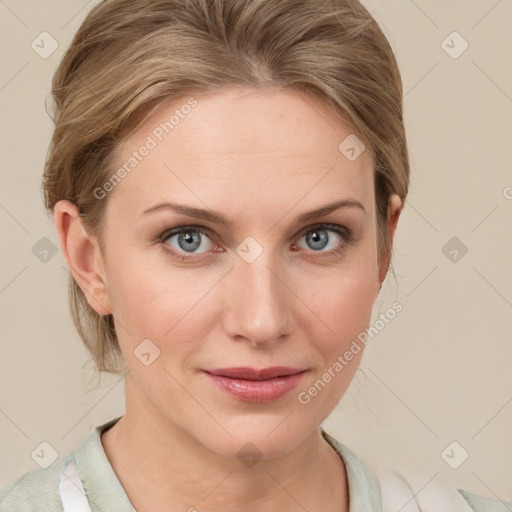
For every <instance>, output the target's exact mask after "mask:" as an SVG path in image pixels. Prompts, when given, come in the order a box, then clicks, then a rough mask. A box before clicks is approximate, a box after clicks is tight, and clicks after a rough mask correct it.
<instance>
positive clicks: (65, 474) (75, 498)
mask: <svg viewBox="0 0 512 512" xmlns="http://www.w3.org/2000/svg"><path fill="white" fill-rule="evenodd" d="M59 494H60V499H61V501H62V506H63V508H64V512H91V507H90V506H89V501H88V500H87V496H86V495H85V491H84V488H83V486H82V482H81V481H80V477H79V476H78V471H77V469H76V464H75V461H74V459H71V460H70V461H68V462H67V464H66V465H65V466H64V469H63V470H62V472H61V474H60V479H59Z"/></svg>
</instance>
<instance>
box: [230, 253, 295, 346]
mask: <svg viewBox="0 0 512 512" xmlns="http://www.w3.org/2000/svg"><path fill="white" fill-rule="evenodd" d="M287 281H288V282H287ZM291 288H292V286H291V283H290V282H289V278H287V277H286V272H285V269H284V268H283V266H282V264H281V265H280V264H279V263H277V262H276V260H275V259H273V258H271V257H270V256H268V257H267V255H266V253H265V251H264V252H263V254H261V255H260V256H259V257H258V258H257V259H256V260H255V261H253V262H252V263H248V262H246V261H244V260H243V259H242V258H237V259H236V261H235V262H234V267H233V268H232V269H231V271H230V272H229V274H228V276H227V282H226V293H225V295H224V297H225V303H224V316H223V318H224V329H225V331H226V333H227V334H228V335H229V336H230V337H231V338H232V339H233V340H238V341H241V340H246V341H247V342H250V343H251V344H252V345H254V346H257V347H264V346H269V345H272V344H276V343H279V342H281V341H282V340H283V339H284V338H285V337H286V336H287V335H289V334H290V332H291V331H292V324H293V300H294V296H293V293H292V292H291Z"/></svg>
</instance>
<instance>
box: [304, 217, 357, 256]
mask: <svg viewBox="0 0 512 512" xmlns="http://www.w3.org/2000/svg"><path fill="white" fill-rule="evenodd" d="M328 233H335V235H336V236H335V237H334V241H332V240H331V239H332V238H333V237H332V236H329V234H328ZM301 238H305V239H306V243H307V244H308V245H309V247H310V248H311V249H312V250H313V252H319V251H322V249H325V248H326V247H327V246H328V245H329V244H330V245H331V247H327V249H328V250H327V251H322V252H327V253H328V252H332V251H336V250H337V248H339V245H340V242H339V240H338V241H337V240H336V238H338V239H341V240H343V241H345V242H346V241H348V240H349V238H350V236H349V233H348V231H347V230H346V229H344V228H341V229H340V227H339V226H332V225H324V224H322V225H320V226H316V227H314V228H313V229H309V230H308V231H306V232H305V233H304V234H303V235H302V237H301Z"/></svg>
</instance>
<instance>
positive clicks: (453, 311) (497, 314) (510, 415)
mask: <svg viewBox="0 0 512 512" xmlns="http://www.w3.org/2000/svg"><path fill="white" fill-rule="evenodd" d="M95 3H96V2H85V1H75V0H72V1H70V0H66V1H63V0H61V1H55V0H52V1H40V0H37V1H22V0H20V1H14V0H5V1H1V2H0V42H1V46H0V54H1V68H0V108H1V119H2V122H1V125H0V130H1V132H0V144H1V146H0V148H1V178H0V179H1V182H0V224H1V227H2V251H1V255H2V260H1V265H0V308H1V338H0V339H1V345H0V347H1V355H0V485H5V484H6V483H8V482H10V481H11V480H13V479H14V478H15V477H17V476H19V475H20V474H21V473H22V472H25V471H28V470H30V469H32V468H35V467H37V464H36V462H35V461H34V459H33V458H32V456H31V454H33V452H34V451H35V450H37V449H38V447H40V446H41V443H42V442H47V443H49V444H50V445H51V446H52V447H53V449H54V450H55V451H56V452H57V454H58V456H59V457H64V456H65V455H67V454H68V453H69V451H70V450H72V449H73V448H74V447H75V446H76V445H77V444H78V443H80V442H81V441H82V440H83V439H84V438H85V437H86V436H87V434H88V433H89V432H90V430H91V428H92V427H94V426H96V425H99V424H101V423H104V422H106V421H107V420H109V419H111V418H113V417H115V416H119V415H121V414H123V411H124V389H123V382H122V380H120V378H119V377H116V376H109V375H106V376H105V377H104V378H103V379H102V380H101V382H100V385H99V386H96V387H95V383H94V380H93V378H94V371H93V370H92V365H91V364H90V362H88V357H87V354H86V352H85V349H84V348H83V347H82V344H81V341H80V339H79V337H78V334H77V333H76V332H75V330H74V328H73V325H72V322H71V318H70V316H69V312H68V305H67V286H66V284H67V275H68V274H67V271H66V264H65V261H64V258H63V256H62V254H61V252H60V248H59V247H58V238H57V233H56V229H55V226H54V224H53V219H51V218H47V217H46V216H45V213H44V210H43V203H42V197H41V192H40V182H41V174H42V170H43V164H44V159H45V155H46V151H47V147H48V143H49V140H50V137H51V133H52V122H51V120H50V119H49V117H48V115H47V114H46V112H45V108H44V103H45V98H46V96H47V94H48V93H49V91H50V81H51V76H52V74H53V72H54V70H55V68H56V66H57V63H58V61H59V59H60V58H61V56H62V54H63V53H64V51H65V49H66V47H67V46H68V44H69V42H70V41H71V38H72V36H73V34H74V33H75V31H76V30H77V28H78V26H79V24H80V23H81V21H82V20H83V18H84V17H85V15H86V13H87V12H88V11H89V10H90V8H91V7H92V6H93V5H94V4H95ZM364 4H365V5H366V6H367V7H368V8H369V9H370V11H371V12H372V13H373V14H374V16H375V17H376V19H377V21H378V22H379V23H380V24H381V26H382V27H383V30H384V32H385V34H386V35H387V37H388V38H389V40H390V43H391V45H392V47H393V49H394V51H395V53H396V56H397V59H398V62H399V66H400V68H401V70H402V77H403V82H404V95H405V99H404V102H405V117H406V125H407V131H408V142H409V148H410V155H411V164H412V169H411V172H412V181H411V189H410V195H409V198H408V201H407V204H406V207H405V210H404V212H403V214H402V217H401V219H400V221H399V225H398V230H397V234H396V241H395V247H394V257H393V268H394V271H395V276H396V277H393V276H392V275H388V278H387V280H386V283H385V286H384V287H383V289H382V292H381V296H380V297H379V299H378V301H377V303H376V306H375V311H374V316H375V318H377V317H378V315H379V313H381V312H384V311H386V310H387V309H388V308H389V307H390V306H391V304H392V303H393V302H394V301H395V300H397V301H399V302H400V303H401V304H402V305H403V310H402V311H401V312H400V313H399V314H398V315H397V316H396V317H395V318H394V319H393V321H392V322H390V323H389V324H387V325H386V326H385V328H384V329H382V330H380V331H379V334H378V335H377V336H375V337H374V338H373V339H371V341H370V342H369V343H368V346H367V348H366V352H365V355H364V357H363V360H362V363H361V367H360V370H359V371H358V372H357V374H356V377H355V379H354V381H353V382H352V384H351V387H350V388H349V390H348V391H347V393H346V394H345V396H344V397H343V399H342V400H341V402H340V403H339V405H338V406H337V408H336V409H335V410H334V411H333V413H332V414H331V416H330V417H329V418H328V420H327V421H325V422H324V428H325V429H326V430H327V431H328V432H329V433H331V434H332V435H334V436H335V437H336V438H337V439H338V440H339V441H340V442H342V443H343V444H345V445H347V446H348V447H349V448H350V449H352V450H353V451H354V452H355V453H356V454H357V455H358V456H359V457H360V458H362V459H363V460H364V461H365V462H366V463H367V464H368V465H370V466H371V467H374V468H377V467H381V466H385V467H390V468H398V469H402V470H403V471H404V472H406V471H408V470H410V471H419V472H421V473H422V474H424V475H425V483H427V482H428V481H429V480H430V479H433V478H435V479H438V480H441V479H442V480H445V481H446V482H449V483H452V484H456V485H458V486H459V487H463V488H465V489H468V490H471V491H473V492H476V493H479V494H482V495H486V496H489V497H492V498H495V499H496V498H497V497H498V498H501V499H512V435H511V434H512V428H511V426H512V372H511V366H512V365H511V363H512V343H511V338H512V337H511V318H512V271H511V266H512V229H511V227H512V222H511V221H512V165H511V162H512V144H511V137H512V31H511V30H510V27H511V25H512V2H510V1H509V0H501V1H495V0H493V1H490V0H489V1H488V0H458V1H456V0H453V1H449V2H438V1H434V0H415V1H412V0H385V1H383V0H379V1H378V0H366V1H364ZM42 32H47V33H48V34H50V35H51V37H52V38H53V39H54V40H55V41H56V43H57V44H58V47H57V48H56V50H55V51H54V52H53V53H52V54H51V55H49V56H44V57H45V58H43V56H41V55H40V53H41V48H39V52H37V51H35V49H33V45H32V43H33V41H35V42H37V41H40V38H41V37H46V38H47V37H48V36H46V35H45V36H40V34H41V33H42ZM454 32H457V34H454ZM47 41H49V39H47ZM466 46H467V48H466ZM45 48H46V51H50V50H51V46H49V45H45ZM56 249H58V250H57V251H56V253H55V254H54V253H53V251H55V250H56ZM45 251H46V252H45ZM466 456H467V458H466V459H465V457H466ZM464 459H465V460H464ZM462 461H463V462H462ZM453 466H457V467H456V468H454V467H453ZM415 490H416V491H417V490H418V489H415Z"/></svg>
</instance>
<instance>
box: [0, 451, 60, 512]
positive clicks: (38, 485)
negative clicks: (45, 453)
mask: <svg viewBox="0 0 512 512" xmlns="http://www.w3.org/2000/svg"><path fill="white" fill-rule="evenodd" d="M67 460H69V456H68V457H66V458H62V459H59V460H56V461H54V462H53V463H52V464H51V465H50V466H48V467H47V468H46V469H43V468H35V469H32V470H31V471H28V472H26V473H24V474H22V475H20V476H19V477H17V478H16V479H15V480H13V481H12V482H10V483H8V484H7V485H5V486H4V487H2V488H0V512H46V511H48V512H61V511H62V503H61V501H60V496H59V478H60V474H61V471H62V469H63V468H64V465H65V462H66V461H67Z"/></svg>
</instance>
